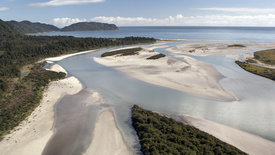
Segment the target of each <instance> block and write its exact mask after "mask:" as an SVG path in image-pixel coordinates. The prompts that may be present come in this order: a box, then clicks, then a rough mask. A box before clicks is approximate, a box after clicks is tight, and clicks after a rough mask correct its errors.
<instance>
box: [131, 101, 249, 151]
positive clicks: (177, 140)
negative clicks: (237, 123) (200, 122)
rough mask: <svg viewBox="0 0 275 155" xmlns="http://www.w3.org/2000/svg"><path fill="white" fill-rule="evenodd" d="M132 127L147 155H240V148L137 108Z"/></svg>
mask: <svg viewBox="0 0 275 155" xmlns="http://www.w3.org/2000/svg"><path fill="white" fill-rule="evenodd" d="M132 124H133V127H134V128H135V130H136V132H137V135H138V137H139V140H140V144H141V151H142V152H143V154H145V155H158V154H173V155H177V154H178V155H185V154H186V155H196V154H198V155H199V154H200V155H201V154H205V155H223V154H224V155H237V154H238V155H241V154H245V153H244V152H242V151H240V150H239V149H237V148H235V147H233V146H231V145H229V144H227V143H224V142H222V141H221V140H219V139H217V138H215V137H213V136H211V135H209V134H207V133H205V132H203V131H200V130H198V129H197V128H195V127H192V126H189V125H185V124H183V123H181V122H177V121H175V120H173V119H171V118H168V117H166V116H163V115H160V114H158V113H154V112H151V111H148V110H145V109H142V108H140V107H138V106H137V105H134V106H133V108H132Z"/></svg>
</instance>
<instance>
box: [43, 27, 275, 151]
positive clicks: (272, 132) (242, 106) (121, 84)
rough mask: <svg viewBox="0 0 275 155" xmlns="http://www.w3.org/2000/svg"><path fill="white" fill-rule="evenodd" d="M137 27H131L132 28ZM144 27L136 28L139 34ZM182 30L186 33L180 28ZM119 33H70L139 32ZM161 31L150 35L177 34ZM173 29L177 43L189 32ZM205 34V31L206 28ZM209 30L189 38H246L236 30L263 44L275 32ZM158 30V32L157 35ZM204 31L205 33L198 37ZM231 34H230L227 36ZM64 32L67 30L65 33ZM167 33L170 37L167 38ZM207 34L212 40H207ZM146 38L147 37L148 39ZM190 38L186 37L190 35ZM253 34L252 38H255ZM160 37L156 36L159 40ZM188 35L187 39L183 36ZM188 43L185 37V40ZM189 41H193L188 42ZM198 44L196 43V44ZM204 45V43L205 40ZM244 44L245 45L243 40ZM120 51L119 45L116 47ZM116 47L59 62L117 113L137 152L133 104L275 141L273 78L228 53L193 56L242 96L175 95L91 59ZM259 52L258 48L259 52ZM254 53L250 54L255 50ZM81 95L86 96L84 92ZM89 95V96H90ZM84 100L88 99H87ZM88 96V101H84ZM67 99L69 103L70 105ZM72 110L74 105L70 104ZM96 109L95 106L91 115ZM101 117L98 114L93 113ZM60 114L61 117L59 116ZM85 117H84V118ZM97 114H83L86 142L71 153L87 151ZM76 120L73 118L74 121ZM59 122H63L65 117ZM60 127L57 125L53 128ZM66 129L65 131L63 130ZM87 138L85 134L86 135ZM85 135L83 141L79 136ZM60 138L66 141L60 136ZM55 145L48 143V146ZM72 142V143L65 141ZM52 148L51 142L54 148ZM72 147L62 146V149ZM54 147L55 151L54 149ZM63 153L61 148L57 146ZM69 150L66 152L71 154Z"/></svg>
mask: <svg viewBox="0 0 275 155" xmlns="http://www.w3.org/2000/svg"><path fill="white" fill-rule="evenodd" d="M130 29H133V28H130ZM142 29H143V28H138V30H139V31H141V30H142ZM145 29H146V30H144V31H142V32H140V33H139V35H143V34H147V33H146V32H148V31H149V30H150V29H148V28H145ZM181 30H182V29H181ZM120 31H123V32H122V33H121V34H115V35H110V34H113V33H118V32H120ZM120 31H100V32H88V33H84V32H73V33H71V32H69V33H68V34H70V35H74V36H82V37H83V35H86V36H89V35H90V36H94V35H95V34H97V35H98V34H101V35H102V34H103V33H104V34H105V33H106V35H107V36H109V37H114V36H118V35H120V36H121V37H123V36H124V35H126V33H125V32H126V31H129V33H131V34H132V33H135V34H137V30H135V31H134V32H131V31H130V30H129V28H125V29H121V30H120ZM162 31H164V30H163V29H161V31H160V30H159V29H157V30H154V29H153V30H152V32H150V33H149V34H147V35H159V36H160V37H161V38H169V37H172V36H173V33H172V32H171V29H170V28H168V30H167V32H162ZM173 31H175V36H174V38H173V39H175V38H176V39H179V37H178V36H180V35H182V34H187V32H185V31H184V32H182V33H181V32H178V33H179V34H177V33H176V31H178V29H176V30H173ZM202 31H203V30H202ZM207 31H208V32H207V33H206V32H201V31H198V32H197V31H195V30H194V32H192V33H193V35H191V32H190V34H189V36H190V37H191V36H193V37H194V36H196V34H197V36H196V38H193V39H204V38H205V39H210V40H216V39H218V38H222V39H218V40H220V41H222V40H223V39H225V40H238V38H239V39H240V40H248V39H249V37H248V36H244V35H242V33H239V34H237V32H243V31H245V32H243V34H250V35H249V36H251V38H250V39H251V40H253V41H256V40H258V39H259V40H261V38H265V39H263V40H261V41H273V40H275V39H274V38H273V36H274V35H273V33H274V32H273V31H274V30H273V29H272V28H267V29H266V30H260V29H258V28H256V30H255V33H253V32H254V31H253V29H252V28H251V29H249V30H247V29H242V28H239V29H235V28H234V29H233V30H232V28H230V30H226V29H224V28H221V29H218V30H213V29H212V28H211V31H209V30H207ZM157 32H158V33H157ZM200 33H201V34H200ZM227 33H229V34H230V35H226V34H227ZM51 34H52V35H53V34H54V35H59V34H61V33H60V32H56V33H51ZM62 34H63V32H62ZM166 34H167V36H166ZM207 34H211V35H209V38H207ZM214 34H220V35H221V34H222V35H223V36H224V37H221V36H214ZM144 36H145V35H144ZM187 36H188V35H187ZM252 36H253V37H252ZM160 37H158V38H160ZM184 37H186V35H185V36H184ZM185 39H186V38H185ZM188 39H190V38H188ZM195 42H197V41H195ZM203 42H205V41H203ZM239 42H240V43H241V41H239ZM182 43H187V42H186V41H181V42H169V43H168V44H167V45H168V46H170V47H172V46H175V45H177V44H182ZM116 48H120V47H116ZM116 48H110V49H102V50H98V51H96V52H92V53H87V54H83V55H77V56H73V57H69V58H66V59H64V60H62V61H59V62H57V63H58V64H60V65H61V66H62V67H64V68H65V69H66V70H67V71H68V73H69V75H73V76H75V77H77V78H78V79H79V80H80V81H81V82H82V83H83V84H84V86H85V90H84V92H85V91H86V90H89V89H92V90H95V91H97V92H99V93H100V94H101V96H102V98H103V100H104V105H101V106H98V107H97V108H98V109H101V110H102V109H104V108H112V109H113V110H114V112H115V116H116V120H117V123H118V125H119V127H120V128H121V130H122V132H123V134H124V136H125V138H126V141H127V142H128V144H129V145H130V146H131V147H132V148H134V149H135V150H136V151H137V150H138V149H139V145H138V142H137V137H136V135H135V132H134V130H133V128H132V127H131V122H130V108H131V106H132V105H133V104H138V105H140V106H142V107H144V108H147V109H150V110H153V111H157V112H161V113H166V114H188V115H191V116H195V117H199V118H203V119H207V120H212V121H214V122H218V123H222V124H225V125H228V126H231V127H234V128H237V129H240V130H243V131H246V132H249V133H252V134H255V135H258V136H261V137H263V138H266V139H269V140H272V141H275V95H274V92H275V83H274V81H271V80H269V79H266V78H263V77H260V76H257V75H254V74H251V73H248V72H246V71H244V70H243V69H241V68H240V67H239V66H237V65H236V64H235V63H234V60H233V59H229V58H226V57H225V56H224V54H216V55H211V56H205V57H198V56H192V57H194V58H196V59H199V60H201V61H204V62H207V63H209V64H211V65H212V66H213V67H215V68H216V69H217V70H218V71H219V72H221V73H222V74H223V75H224V78H223V79H221V80H220V83H221V84H222V86H223V87H224V88H225V89H226V90H227V91H228V92H230V93H232V94H233V95H234V96H236V97H237V98H238V101H234V102H222V101H217V100H212V99H208V98H203V97H198V96H195V95H192V94H188V93H185V92H180V91H176V90H173V89H169V88H165V87H160V86H157V85H152V84H149V83H145V82H143V81H140V80H137V79H134V78H131V77H129V76H127V75H125V74H123V73H121V72H119V71H116V70H114V69H112V68H108V67H105V66H103V65H100V64H98V63H96V62H94V61H93V57H99V56H100V55H101V53H103V52H106V51H110V50H114V49H116ZM255 50H259V49H255ZM255 50H252V51H249V52H253V51H255ZM156 51H158V52H161V53H164V54H166V55H169V54H170V53H169V52H168V51H166V50H165V49H164V48H159V49H156ZM240 52H241V51H236V52H233V53H235V54H238V53H240ZM81 93H83V92H81ZM86 95H87V94H86ZM79 96H81V94H77V95H74V96H67V97H65V98H64V99H63V100H61V102H60V103H58V104H57V107H63V106H64V105H66V104H67V102H69V101H70V100H74V99H75V98H79ZM83 97H84V96H83ZM84 98H85V97H84ZM66 101H67V102H66ZM74 101H75V104H80V105H81V104H82V101H80V100H78V101H77V100H74ZM69 107H70V106H69ZM73 107H74V106H72V107H71V108H72V109H70V112H71V114H72V116H74V113H76V114H77V113H79V112H80V111H79V110H77V108H73ZM94 108H95V107H91V109H90V110H91V111H93V110H94ZM66 110H67V108H57V109H56V114H57V115H56V120H59V119H60V118H58V117H62V113H66ZM93 112H94V113H97V112H98V111H93ZM58 114H61V115H58ZM82 117H83V116H82ZM95 117H96V116H95V114H87V115H85V120H87V122H84V123H87V124H88V125H85V126H84V127H83V130H85V132H78V133H77V134H78V136H76V137H78V139H77V140H78V141H86V143H85V144H83V143H79V144H80V145H77V146H75V145H73V146H74V147H75V149H73V150H71V151H70V153H71V154H73V152H75V151H76V150H77V151H80V152H81V151H83V150H84V149H83V148H85V147H87V143H88V142H87V141H88V140H87V137H86V138H85V135H89V134H91V132H92V131H90V130H92V128H93V127H92V126H93V124H94V120H95ZM72 119H73V118H72ZM60 122H63V121H62V119H61V121H60ZM55 127H56V128H59V127H58V124H56V125H55ZM61 130H62V131H63V130H64V129H61ZM83 135H84V136H83ZM81 137H82V138H81ZM54 138H56V139H58V137H53V139H54ZM61 140H62V138H61ZM50 144H51V143H49V144H48V146H49V145H50ZM66 144H68V142H67V143H66ZM51 145H53V146H55V145H54V143H53V144H51ZM66 147H68V146H66V145H64V149H65V148H66ZM50 149H53V148H50ZM58 149H59V150H60V149H61V147H58ZM70 153H68V152H66V154H70Z"/></svg>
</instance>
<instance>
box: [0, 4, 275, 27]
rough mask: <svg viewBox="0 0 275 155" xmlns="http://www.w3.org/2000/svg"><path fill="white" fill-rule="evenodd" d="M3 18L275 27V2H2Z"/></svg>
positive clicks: (62, 23)
mask: <svg viewBox="0 0 275 155" xmlns="http://www.w3.org/2000/svg"><path fill="white" fill-rule="evenodd" d="M0 18H1V19H3V20H18V21H21V20H30V21H39V22H44V23H49V24H54V25H56V26H59V27H63V26H66V25H69V24H72V23H74V22H81V21H98V22H107V23H115V24H117V25H119V26H156V25H167V26H275V1H274V0H193V1H190V0H1V1H0Z"/></svg>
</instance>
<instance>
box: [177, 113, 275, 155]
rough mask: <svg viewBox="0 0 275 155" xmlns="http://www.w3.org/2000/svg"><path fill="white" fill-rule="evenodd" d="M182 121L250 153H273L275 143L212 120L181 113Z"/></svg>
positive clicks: (272, 154)
mask: <svg viewBox="0 0 275 155" xmlns="http://www.w3.org/2000/svg"><path fill="white" fill-rule="evenodd" d="M181 118H182V120H183V122H185V123H187V124H189V125H192V126H194V127H196V128H198V129H200V130H202V131H204V132H207V133H209V134H211V135H213V136H215V137H216V138H218V139H220V140H222V141H224V142H226V143H228V144H231V145H233V146H235V147H237V148H239V149H240V150H242V151H244V152H246V153H248V154H251V155H274V153H275V143H274V142H272V141H269V140H266V139H263V138H261V137H259V136H256V135H252V134H249V133H247V132H244V131H240V130H237V129H234V128H231V127H228V126H225V125H222V124H218V123H215V122H212V121H208V120H204V119H198V118H195V117H191V116H187V115H183V116H181Z"/></svg>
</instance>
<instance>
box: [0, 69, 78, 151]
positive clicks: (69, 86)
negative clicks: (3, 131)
mask: <svg viewBox="0 0 275 155" xmlns="http://www.w3.org/2000/svg"><path fill="white" fill-rule="evenodd" d="M61 68H62V67H61V66H59V65H54V66H52V67H51V69H52V70H53V71H56V70H59V71H60V70H64V69H61ZM80 90H82V85H81V83H80V82H79V81H78V79H76V78H75V77H68V78H66V79H62V80H59V81H54V82H51V83H50V84H49V86H48V88H46V89H45V91H44V93H43V99H42V101H41V103H40V105H39V106H38V107H37V108H36V109H35V110H34V111H33V112H32V114H31V115H30V116H29V117H28V118H27V119H26V120H24V121H23V122H21V123H20V125H19V126H18V127H16V128H15V129H14V130H13V131H11V133H10V134H8V135H6V136H5V137H4V139H3V140H2V141H1V142H0V154H3V155H38V154H42V152H43V149H44V147H45V146H46V144H47V142H48V140H49V139H50V138H51V136H52V135H53V133H54V131H53V123H54V106H55V104H56V103H57V102H58V100H59V99H60V98H61V97H62V96H63V95H65V94H70V95H72V94H76V93H78V92H79V91H80Z"/></svg>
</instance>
